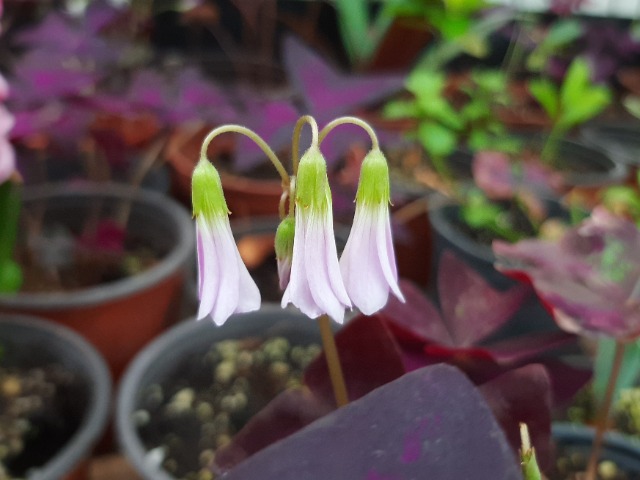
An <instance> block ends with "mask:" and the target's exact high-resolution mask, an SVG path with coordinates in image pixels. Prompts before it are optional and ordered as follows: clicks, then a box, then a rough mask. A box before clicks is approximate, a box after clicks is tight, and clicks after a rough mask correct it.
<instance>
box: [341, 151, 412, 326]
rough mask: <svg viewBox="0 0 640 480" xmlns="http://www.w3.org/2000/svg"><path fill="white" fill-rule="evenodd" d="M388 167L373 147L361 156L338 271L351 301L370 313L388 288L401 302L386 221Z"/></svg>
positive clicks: (384, 300)
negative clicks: (352, 210)
mask: <svg viewBox="0 0 640 480" xmlns="http://www.w3.org/2000/svg"><path fill="white" fill-rule="evenodd" d="M389 200H390V194H389V167H388V166H387V161H386V159H385V158H384V155H383V153H382V152H381V151H380V150H379V149H377V148H374V149H373V150H371V151H370V152H369V153H368V154H367V155H366V156H365V158H364V160H363V162H362V167H361V169H360V182H359V184H358V192H357V194H356V213H355V217H354V220H353V226H352V227H351V232H350V233H349V238H348V240H347V245H346V246H345V248H344V251H343V252H342V257H341V258H340V271H341V272H342V278H343V280H344V284H345V287H346V289H347V293H348V294H349V298H351V301H352V302H353V304H354V305H355V306H356V307H358V308H359V309H360V311H361V312H362V313H364V314H365V315H372V314H374V313H375V312H377V311H378V310H380V309H381V308H382V307H384V306H385V304H386V303H387V299H388V297H389V290H391V291H392V292H393V294H394V295H395V296H396V297H398V299H399V300H400V301H402V302H404V297H403V295H402V292H401V291H400V288H399V287H398V272H397V269H396V260H395V254H394V251H393V243H392V241H391V225H390V221H389Z"/></svg>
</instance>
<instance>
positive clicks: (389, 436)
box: [225, 365, 522, 480]
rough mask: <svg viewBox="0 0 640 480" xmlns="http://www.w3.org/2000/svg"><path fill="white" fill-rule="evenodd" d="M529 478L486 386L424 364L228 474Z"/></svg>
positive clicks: (283, 478) (248, 479)
mask: <svg viewBox="0 0 640 480" xmlns="http://www.w3.org/2000/svg"><path fill="white" fill-rule="evenodd" d="M425 475H426V476H427V477H428V478H430V479H433V480H444V479H463V478H474V479H478V480H481V479H487V480H488V479H496V478H499V479H501V480H517V479H520V478H522V477H521V473H520V468H519V466H518V464H517V462H516V460H515V456H514V455H513V452H512V451H511V449H510V447H509V444H508V443H507V441H506V439H505V437H504V434H503V433H502V430H501V429H500V427H499V426H498V424H497V422H496V420H495V418H494V417H493V415H492V414H491V411H490V410H489V408H488V406H487V404H486V403H485V401H484V399H483V398H482V396H481V395H480V393H479V392H478V391H477V390H476V389H475V388H474V387H473V385H472V384H471V383H470V382H469V381H468V380H467V378H466V377H465V376H464V375H463V374H462V373H460V372H459V371H458V370H456V369H455V368H453V367H450V366H446V365H436V366H432V367H426V368H424V369H420V370H416V371H415V372H412V373H409V374H407V375H404V376H403V377H402V378H399V379H398V380H396V381H394V382H391V383H389V384H387V385H384V386H383V387H380V388H378V389H376V390H375V391H373V392H371V393H370V394H369V395H367V396H365V397H363V398H361V399H360V400H357V401H355V402H352V403H351V404H349V405H347V406H345V407H342V408H340V409H338V410H336V411H334V412H332V413H331V414H329V415H327V416H325V417H323V418H322V419H321V420H319V421H316V422H314V423H312V424H311V425H309V426H307V427H305V428H304V429H302V430H301V431H299V432H298V433H296V434H294V435H291V436H289V437H287V438H286V439H284V440H281V441H280V442H277V443H275V444H273V445H271V446H270V447H268V448H266V449H264V450H262V451H261V452H258V453H257V454H256V455H254V456H252V457H251V458H249V459H247V460H246V461H244V462H242V463H240V464H239V465H238V466H236V467H235V468H234V469H233V470H231V471H230V472H229V473H228V474H227V476H226V477H225V478H226V480H239V479H242V480H258V479H264V478H278V479H280V480H300V479H302V478H304V479H305V480H328V479H331V480H373V479H377V480H380V479H386V480H388V479H398V480H399V479H409V478H425Z"/></svg>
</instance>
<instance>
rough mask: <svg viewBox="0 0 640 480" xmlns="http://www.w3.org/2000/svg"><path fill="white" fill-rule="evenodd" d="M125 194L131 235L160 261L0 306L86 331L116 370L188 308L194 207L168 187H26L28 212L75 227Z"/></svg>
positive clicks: (7, 299)
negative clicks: (166, 192) (160, 190)
mask: <svg viewBox="0 0 640 480" xmlns="http://www.w3.org/2000/svg"><path fill="white" fill-rule="evenodd" d="M123 202H131V203H130V205H131V214H130V217H129V221H128V223H127V235H134V236H135V237H136V238H138V239H139V240H140V242H141V243H142V244H144V245H145V246H148V247H150V248H151V249H153V250H154V251H156V253H159V254H160V255H161V256H160V258H159V259H158V260H157V263H156V264H154V265H152V266H151V267H149V268H147V269H146V270H144V271H142V272H140V273H138V274H136V275H133V276H130V277H127V278H123V279H119V280H115V281H113V282H110V283H105V284H103V285H98V286H93V287H88V288H83V289H78V290H73V291H66V292H53V293H18V294H14V295H0V312H14V313H16V312H18V313H30V314H34V315H38V316H41V317H45V318H47V319H49V320H52V321H54V322H57V323H60V324H62V325H65V326H67V327H70V328H71V329H73V330H75V331H77V332H79V333H81V334H82V335H83V336H84V337H85V338H86V339H88V340H89V341H90V342H91V343H92V344H93V345H94V346H95V347H96V348H97V349H98V350H99V351H100V352H101V353H102V354H103V355H104V357H105V358H106V360H107V362H108V364H109V367H110V369H111V372H112V374H113V375H114V377H115V378H117V377H118V376H119V375H120V374H121V373H122V371H123V370H124V368H125V366H126V365H127V363H128V362H129V360H130V359H131V358H133V356H134V355H135V354H136V353H137V352H138V350H140V349H141V348H142V347H143V346H144V345H145V344H146V343H147V342H149V341H150V340H151V339H153V338H154V337H155V336H156V335H158V334H159V333H160V332H162V331H163V330H164V329H165V328H166V327H167V326H168V325H170V324H171V323H173V322H175V321H176V320H177V319H178V318H179V316H180V313H179V306H180V300H181V297H182V289H183V283H184V277H185V276H186V274H187V266H188V265H189V264H191V263H192V262H195V260H194V250H195V249H194V247H195V238H194V227H193V224H192V221H191V218H190V216H189V214H188V213H187V212H186V211H185V210H184V209H183V208H182V207H181V206H180V205H178V204H176V203H175V202H173V201H172V200H170V199H168V198H167V197H164V196H162V195H159V194H156V193H154V192H149V191H145V190H132V189H130V188H128V187H123V186H116V185H104V186H85V187H73V188H71V187H69V186H57V187H44V188H42V187H40V188H32V189H25V192H24V195H23V212H24V213H25V214H26V213H30V214H34V215H38V214H44V215H43V225H44V226H45V227H46V225H48V224H52V223H55V224H57V225H63V226H64V227H65V228H67V229H69V230H71V231H74V230H75V231H79V229H81V228H82V227H83V226H84V223H85V222H86V217H87V213H88V212H89V211H90V210H91V209H94V208H96V207H97V206H99V208H100V209H101V210H102V211H107V212H109V213H110V214H111V213H114V212H115V211H119V210H117V209H119V208H120V207H121V206H122V205H123ZM23 233H24V232H23ZM19 241H20V239H19ZM22 241H24V239H23V240H22Z"/></svg>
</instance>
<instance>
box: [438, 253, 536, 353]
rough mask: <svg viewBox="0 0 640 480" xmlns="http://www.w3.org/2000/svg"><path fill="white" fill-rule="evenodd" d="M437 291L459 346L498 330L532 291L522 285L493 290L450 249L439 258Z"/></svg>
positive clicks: (475, 341) (478, 339) (448, 323)
mask: <svg viewBox="0 0 640 480" xmlns="http://www.w3.org/2000/svg"><path fill="white" fill-rule="evenodd" d="M438 291H439V293H440V304H441V306H442V312H443V315H444V318H445V320H446V322H447V325H448V326H449V329H450V331H451V334H452V335H453V338H454V339H455V344H456V345H457V346H467V345H473V344H474V343H477V342H479V341H480V340H482V339H483V338H485V337H487V336H488V335H489V334H491V333H493V332H495V331H497V330H498V329H499V328H500V327H501V326H503V325H504V324H505V323H506V322H507V321H508V320H509V319H510V318H511V317H512V316H513V314H514V313H516V312H517V311H518V309H519V308H520V306H521V305H522V302H523V301H524V300H525V299H526V297H527V295H528V294H529V292H530V290H529V288H527V287H526V286H522V285H521V286H515V287H512V288H510V289H508V290H506V291H504V292H500V291H498V290H494V289H493V288H492V287H491V286H490V285H489V283H487V282H486V281H485V280H484V279H483V278H482V276H480V275H479V274H478V273H477V272H475V271H474V270H473V269H471V268H469V267H468V266H467V265H466V264H465V263H464V262H463V261H462V260H460V259H458V258H457V257H456V256H455V255H454V254H453V253H452V252H450V251H445V252H444V253H443V255H442V258H441V260H440V267H439V270H438Z"/></svg>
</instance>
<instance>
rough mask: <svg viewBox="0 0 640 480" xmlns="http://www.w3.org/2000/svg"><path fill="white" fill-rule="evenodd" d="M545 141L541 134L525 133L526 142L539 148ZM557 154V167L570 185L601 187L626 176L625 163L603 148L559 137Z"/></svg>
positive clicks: (565, 181)
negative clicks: (529, 134) (613, 157)
mask: <svg viewBox="0 0 640 480" xmlns="http://www.w3.org/2000/svg"><path fill="white" fill-rule="evenodd" d="M544 141H545V138H544V137H542V136H530V137H525V145H526V146H529V147H530V148H533V149H534V150H536V151H541V150H542V146H543V144H544ZM525 148H526V147H525ZM556 157H557V159H558V165H556V166H555V168H556V169H557V170H559V172H560V174H561V175H562V181H563V183H564V185H565V186H566V187H569V188H580V189H585V190H592V189H598V188H600V187H605V186H607V185H614V184H617V183H622V182H624V180H625V179H626V178H627V173H628V172H627V167H626V166H625V165H623V164H620V163H617V162H614V161H613V159H611V157H610V156H609V155H608V154H607V153H605V152H604V151H603V150H600V149H599V148H594V147H593V146H589V145H586V144H584V143H581V142H576V141H572V140H560V141H559V142H558V148H557V152H556Z"/></svg>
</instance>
